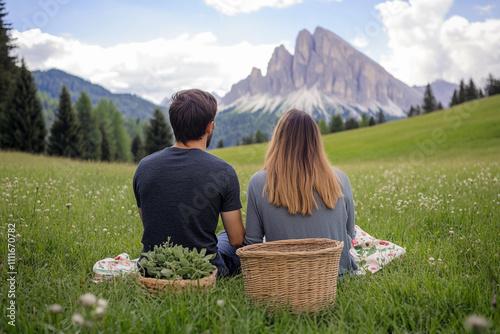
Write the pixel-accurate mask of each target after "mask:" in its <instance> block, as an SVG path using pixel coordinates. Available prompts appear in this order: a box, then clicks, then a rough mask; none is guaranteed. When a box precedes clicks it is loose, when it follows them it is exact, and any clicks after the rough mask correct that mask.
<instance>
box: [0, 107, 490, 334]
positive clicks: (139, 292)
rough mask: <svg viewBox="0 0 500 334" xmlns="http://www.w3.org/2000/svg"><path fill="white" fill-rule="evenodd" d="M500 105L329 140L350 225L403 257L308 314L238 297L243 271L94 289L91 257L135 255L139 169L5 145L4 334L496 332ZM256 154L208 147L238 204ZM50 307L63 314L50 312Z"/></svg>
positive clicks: (258, 161)
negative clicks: (191, 284)
mask: <svg viewBox="0 0 500 334" xmlns="http://www.w3.org/2000/svg"><path fill="white" fill-rule="evenodd" d="M499 108H500V98H488V99H484V100H482V101H480V102H477V101H475V102H473V103H469V104H466V105H461V106H458V107H455V108H453V109H451V110H446V111H441V112H436V113H434V114H431V115H424V116H420V117H417V118H414V119H409V120H400V121H395V122H391V123H387V124H383V125H379V126H376V127H372V128H364V129H359V130H354V131H347V132H343V133H339V134H333V135H328V136H325V137H324V143H325V148H326V150H327V152H328V155H329V158H330V160H331V162H332V163H333V164H334V165H336V166H338V167H339V168H340V169H342V170H343V171H344V172H345V173H346V174H347V175H348V177H349V179H350V181H351V185H352V188H353V194H354V200H355V206H356V223H357V224H358V225H360V226H361V227H362V228H363V229H364V230H365V231H366V232H368V233H370V234H371V235H373V236H375V237H377V238H380V239H385V240H389V241H392V242H394V243H396V244H397V245H400V246H403V247H405V248H406V251H407V253H406V255H405V257H404V259H402V260H397V261H394V262H392V263H390V264H389V265H388V266H386V267H385V268H384V269H382V270H381V271H380V272H379V273H377V274H375V275H371V274H369V273H368V274H367V275H366V276H346V277H342V279H341V280H339V282H338V289H337V299H336V302H335V305H334V307H332V308H330V309H326V310H325V311H324V312H323V313H321V314H310V315H293V314H290V313H289V312H287V311H282V312H277V313H266V311H265V309H264V308H262V307H259V306H256V305H253V304H252V303H251V302H250V301H249V300H248V299H247V298H246V297H245V295H244V286H243V279H242V277H241V276H237V277H234V278H230V279H222V280H220V281H218V282H217V287H216V288H215V289H214V290H213V291H210V292H206V293H204V292H198V293H197V292H187V293H182V294H179V293H177V294H168V295H164V296H152V295H150V294H149V293H147V292H145V291H144V290H143V289H142V288H141V286H140V285H139V284H138V282H137V281H136V280H134V279H132V278H125V279H117V280H116V281H115V282H109V283H99V284H96V283H94V282H93V281H92V278H93V277H94V275H93V272H92V266H93V265H94V263H95V262H96V261H98V260H100V259H103V258H107V257H114V256H116V255H118V254H120V253H124V252H125V253H128V254H129V255H130V256H131V258H137V257H139V255H140V250H141V247H142V245H141V243H140V239H141V235H142V224H141V222H140V219H139V216H138V213H137V208H136V205H135V199H134V195H133V191H132V177H133V174H134V171H135V167H136V166H135V165H132V164H113V163H111V164H110V163H94V162H82V161H74V160H68V159H59V158H50V157H46V156H34V155H29V154H23V153H15V152H0V217H1V226H0V240H1V242H0V252H1V254H2V255H1V257H0V261H1V262H0V268H1V272H2V281H1V283H0V285H1V294H0V305H1V307H2V318H1V319H0V331H1V332H6V333H77V332H82V333H87V332H89V333H239V334H243V333H408V332H410V333H462V332H466V331H467V324H466V319H467V317H468V316H470V315H478V316H481V317H482V318H483V319H486V325H485V326H486V327H485V330H486V331H487V332H492V333H493V332H500V311H499V309H498V307H497V298H498V291H499V288H500V285H499V284H500V242H499V241H498V240H499V239H500V183H499V180H500V161H499V158H500V112H499ZM264 152H265V146H263V145H252V146H242V147H233V148H226V149H221V150H216V151H212V153H213V154H215V155H217V156H220V157H222V158H223V159H225V160H227V161H229V162H230V163H231V164H233V166H234V167H235V168H236V170H237V172H238V175H239V178H240V182H241V199H242V204H243V211H245V208H246V187H247V184H248V180H249V179H250V177H251V176H252V175H253V173H255V172H256V171H258V170H259V169H260V168H261V167H262V161H263V154H264ZM12 246H15V248H14V249H15V261H11V262H10V263H9V261H8V256H7V255H8V253H9V249H10V250H11V251H12V249H13V248H12ZM11 253H12V252H11ZM10 259H11V260H12V258H10ZM9 264H11V265H13V266H14V267H11V268H9ZM12 271H15V273H16V274H14V277H15V283H14V284H12V285H11V283H12V282H13V281H12V280H10V281H9V280H8V279H9V278H11V277H12V274H8V272H12ZM89 292H90V293H93V294H95V295H96V296H98V297H99V298H103V299H106V300H108V307H107V310H106V312H105V314H104V316H103V317H102V319H98V320H96V321H93V322H92V324H91V323H87V325H88V326H87V327H81V326H79V325H76V324H74V323H72V321H71V317H72V315H73V314H75V313H81V314H82V315H84V316H85V317H86V319H90V315H89V314H86V313H85V312H87V313H88V310H84V309H83V307H82V306H81V305H79V304H78V303H77V299H78V297H79V296H80V295H82V294H84V293H89ZM12 293H14V294H15V296H12ZM13 301H14V305H15V311H14V312H13V314H14V316H15V322H14V324H15V326H12V325H10V324H9V322H10V321H11V318H9V317H8V315H9V314H11V312H10V311H9V309H8V308H9V307H10V305H12V302H13ZM52 304H60V305H61V306H62V310H61V312H60V313H57V314H52V313H51V312H50V311H49V306H50V305H52Z"/></svg>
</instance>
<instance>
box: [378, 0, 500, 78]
mask: <svg viewBox="0 0 500 334" xmlns="http://www.w3.org/2000/svg"><path fill="white" fill-rule="evenodd" d="M452 2H453V0H441V1H435V0H410V1H409V2H405V1H401V0H393V1H386V2H384V3H380V4H378V5H376V6H375V8H376V9H377V10H379V12H380V14H381V18H382V21H383V23H384V26H385V30H386V32H387V35H388V37H389V43H388V46H389V48H390V49H391V54H388V55H384V56H382V57H381V61H380V64H381V65H382V66H383V67H385V68H386V69H387V70H388V71H389V72H391V73H392V74H393V75H394V76H395V77H397V78H398V79H400V80H402V81H404V82H406V83H407V84H410V85H414V84H416V85H423V84H426V83H428V82H432V81H434V80H436V79H439V78H442V79H445V80H448V81H451V82H458V81H459V80H460V79H462V78H464V79H467V78H469V77H472V78H474V80H475V81H476V82H477V83H480V80H481V79H482V78H485V77H486V76H487V75H488V73H489V72H492V73H493V74H494V75H498V74H499V73H500V52H499V50H500V20H498V19H495V20H486V21H484V22H469V21H467V20H466V19H465V18H463V17H459V16H453V17H450V18H448V19H446V20H445V15H446V13H447V12H448V11H449V9H450V7H451V5H452Z"/></svg>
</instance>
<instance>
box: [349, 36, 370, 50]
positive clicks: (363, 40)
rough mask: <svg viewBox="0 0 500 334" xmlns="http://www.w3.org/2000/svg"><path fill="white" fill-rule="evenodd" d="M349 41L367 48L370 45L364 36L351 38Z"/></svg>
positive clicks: (359, 46)
mask: <svg viewBox="0 0 500 334" xmlns="http://www.w3.org/2000/svg"><path fill="white" fill-rule="evenodd" d="M349 43H351V45H353V46H355V47H357V48H365V47H367V46H368V41H367V40H366V38H364V37H356V38H354V39H351V40H349Z"/></svg>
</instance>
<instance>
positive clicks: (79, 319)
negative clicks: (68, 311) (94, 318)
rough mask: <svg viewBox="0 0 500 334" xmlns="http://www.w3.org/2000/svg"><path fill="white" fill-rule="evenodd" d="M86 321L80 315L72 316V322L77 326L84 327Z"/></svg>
mask: <svg viewBox="0 0 500 334" xmlns="http://www.w3.org/2000/svg"><path fill="white" fill-rule="evenodd" d="M84 321H85V320H84V319H83V317H82V316H81V315H80V314H78V313H75V314H73V315H72V316H71V322H72V323H74V324H75V325H80V326H81V325H83V322H84Z"/></svg>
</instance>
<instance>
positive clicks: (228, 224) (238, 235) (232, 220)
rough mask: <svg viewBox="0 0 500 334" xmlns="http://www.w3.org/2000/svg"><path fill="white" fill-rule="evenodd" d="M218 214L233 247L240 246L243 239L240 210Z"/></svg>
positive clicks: (243, 228) (243, 229)
mask: <svg viewBox="0 0 500 334" xmlns="http://www.w3.org/2000/svg"><path fill="white" fill-rule="evenodd" d="M220 215H221V218H222V224H223V225H224V229H225V230H226V233H227V237H228V239H229V243H230V244H231V246H233V247H240V246H241V245H242V244H243V240H244V239H245V226H243V221H242V219H241V210H239V209H238V210H234V211H227V212H221V213H220Z"/></svg>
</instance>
